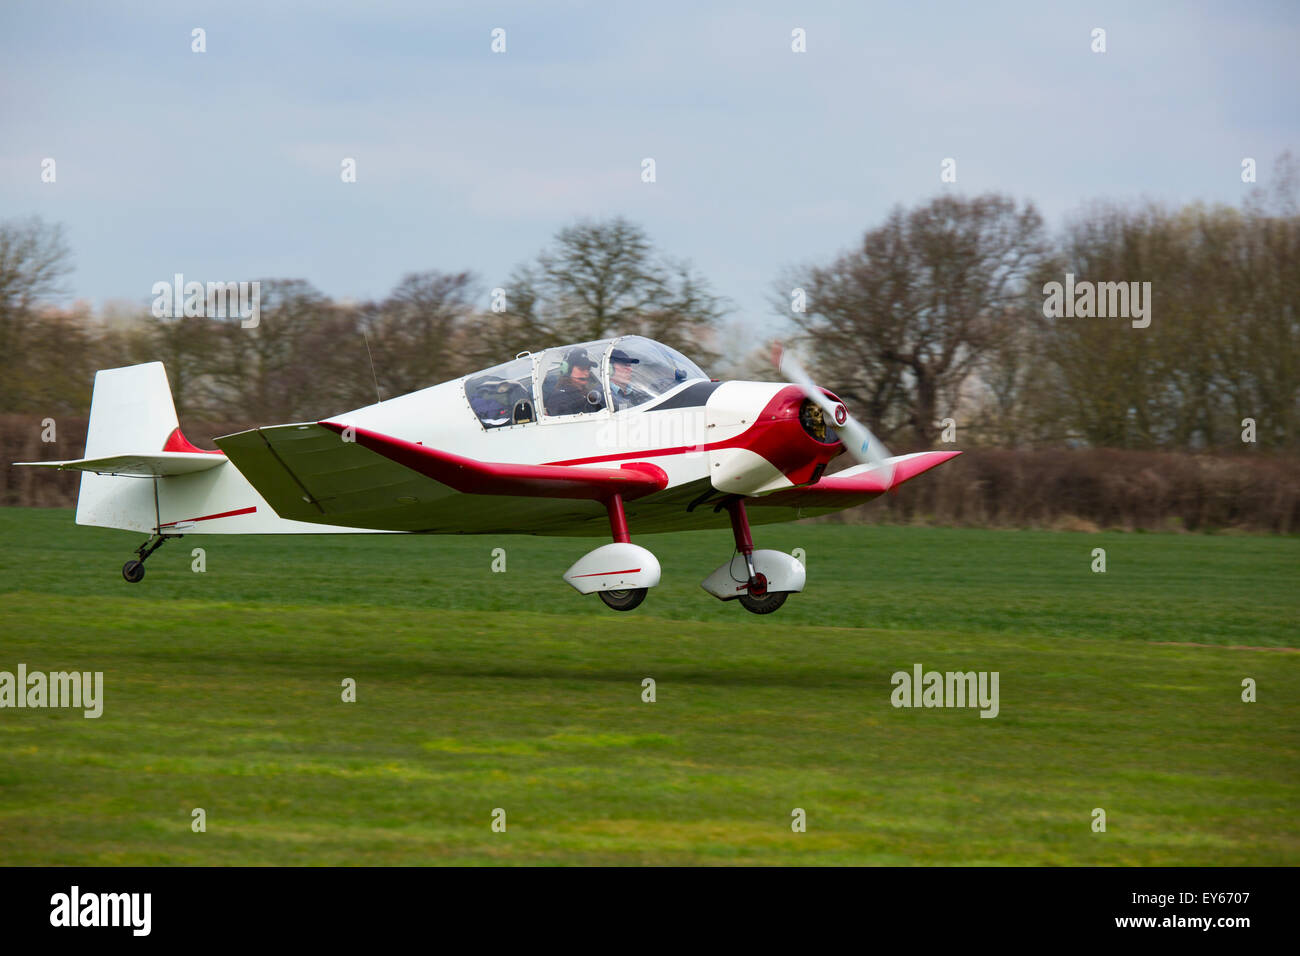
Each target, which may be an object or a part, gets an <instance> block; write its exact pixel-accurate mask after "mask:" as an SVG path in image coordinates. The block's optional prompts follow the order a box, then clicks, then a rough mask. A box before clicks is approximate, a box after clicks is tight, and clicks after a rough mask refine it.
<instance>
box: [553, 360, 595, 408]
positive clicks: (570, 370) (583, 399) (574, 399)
mask: <svg viewBox="0 0 1300 956" xmlns="http://www.w3.org/2000/svg"><path fill="white" fill-rule="evenodd" d="M591 369H592V361H591V359H589V358H587V353H586V351H585V350H583V349H571V350H569V352H568V353H566V354H565V356H564V360H563V362H561V363H560V371H561V374H560V379H559V381H558V382H556V384H555V387H554V388H553V389H552V390H551V394H550V396H549V397H548V398H547V399H546V412H547V414H549V415H579V414H582V413H583V412H598V411H600V410H601V409H602V408H604V407H605V398H604V396H603V395H602V394H601V392H600V383H599V382H597V381H596V377H595V376H594V375H592V374H591Z"/></svg>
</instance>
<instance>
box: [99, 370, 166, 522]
mask: <svg viewBox="0 0 1300 956" xmlns="http://www.w3.org/2000/svg"><path fill="white" fill-rule="evenodd" d="M179 425H180V422H179V421H178V420H177V418H176V404H175V403H174V402H173V401H172V390H171V385H170V384H169V383H168V382H167V370H166V369H165V368H163V364H162V362H149V363H148V364H146V365H130V366H127V367H126V368H107V369H102V370H100V371H98V372H96V373H95V388H94V391H92V392H91V396H90V425H89V427H88V428H87V429H86V451H85V457H86V458H88V459H95V458H106V457H109V456H110V455H121V454H125V453H131V452H134V453H135V454H137V455H138V454H141V453H147V452H157V451H161V450H162V447H163V445H164V444H165V443H166V441H167V438H168V436H169V435H170V434H171V432H172V430H173V429H175V428H177V427H179ZM154 486H155V482H154V481H150V480H146V479H143V478H134V477H123V476H121V475H97V474H94V473H92V472H83V473H82V476H81V490H80V492H79V493H78V494H77V524H85V525H95V526H97V527H101V528H122V529H124V530H127V531H143V532H146V533H148V532H152V531H153V530H154V529H155V528H157V527H158V496H157V492H156V490H155V487H154Z"/></svg>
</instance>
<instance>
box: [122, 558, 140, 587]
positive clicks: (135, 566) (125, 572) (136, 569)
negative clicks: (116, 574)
mask: <svg viewBox="0 0 1300 956" xmlns="http://www.w3.org/2000/svg"><path fill="white" fill-rule="evenodd" d="M122 577H124V578H126V579H127V581H128V582H130V583H131V584H139V583H140V582H141V581H142V580H143V579H144V562H143V561H137V560H135V559H134V558H132V559H131V560H130V561H128V562H126V564H124V565H122Z"/></svg>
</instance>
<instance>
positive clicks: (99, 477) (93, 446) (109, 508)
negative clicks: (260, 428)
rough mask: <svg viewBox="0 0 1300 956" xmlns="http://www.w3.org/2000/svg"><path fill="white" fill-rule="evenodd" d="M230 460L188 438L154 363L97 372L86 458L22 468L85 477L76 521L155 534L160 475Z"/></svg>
mask: <svg viewBox="0 0 1300 956" xmlns="http://www.w3.org/2000/svg"><path fill="white" fill-rule="evenodd" d="M225 460H226V458H225V456H224V455H223V454H221V453H220V452H204V451H202V450H201V449H198V448H194V447H193V446H192V445H190V444H189V442H187V441H185V439H184V436H182V435H181V434H180V428H179V422H178V421H177V420H176V406H175V404H174V403H173V402H172V392H171V386H170V385H168V383H167V371H166V370H165V369H164V368H163V364H162V363H161V362H149V363H148V364H145V365H130V366H127V367H125V368H110V369H103V370H101V371H99V372H96V373H95V387H94V391H93V392H92V393H91V398H90V426H89V428H88V429H87V431H86V452H85V457H84V458H80V459H78V460H76V461H31V462H18V464H23V465H33V466H38V467H46V468H58V469H61V470H73V471H80V472H81V473H82V475H81V490H80V492H79V493H78V495H77V524H86V525H96V526H98V527H102V528H121V529H124V530H127V531H145V532H150V531H153V530H155V529H156V528H157V527H158V496H157V493H156V481H157V479H158V478H162V477H166V476H168V475H183V474H189V473H191V472H195V471H203V470H205V469H208V468H214V467H216V466H217V465H220V464H222V463H223V462H224V461H225Z"/></svg>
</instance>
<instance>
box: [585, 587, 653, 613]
mask: <svg viewBox="0 0 1300 956" xmlns="http://www.w3.org/2000/svg"><path fill="white" fill-rule="evenodd" d="M647 590H648V589H647V588H623V589H621V590H615V591H597V592H596V593H597V594H599V595H600V599H601V600H602V601H604V602H605V603H606V604H607V605H608V606H609V607H612V608H613V609H614V610H615V611H630V610H632V608H634V607H639V606H640V604H641V602H642V601H644V600H645V592H646V591H647Z"/></svg>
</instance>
